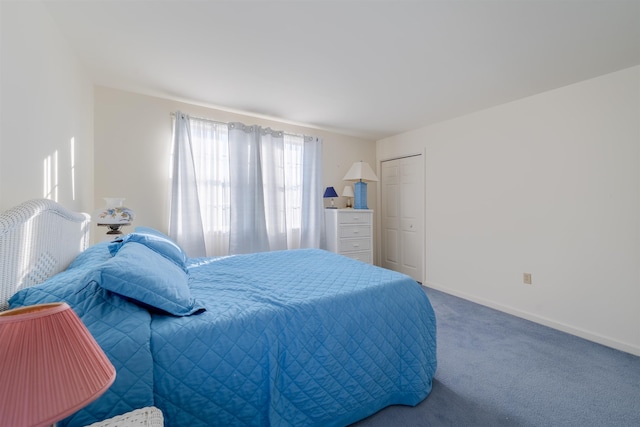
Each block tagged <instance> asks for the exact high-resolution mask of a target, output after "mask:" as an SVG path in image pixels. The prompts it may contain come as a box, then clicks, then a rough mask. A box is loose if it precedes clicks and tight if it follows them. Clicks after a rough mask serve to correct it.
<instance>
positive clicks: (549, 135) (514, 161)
mask: <svg viewBox="0 0 640 427" xmlns="http://www.w3.org/2000/svg"><path fill="white" fill-rule="evenodd" d="M423 149H424V150H425V152H426V194H425V196H426V218H425V220H426V242H427V246H426V260H425V261H426V263H425V265H426V277H425V283H426V284H427V285H428V286H431V287H434V288H437V289H441V290H444V291H446V292H449V293H452V294H454V295H458V296H462V297H464V298H468V299H470V300H474V301H477V302H480V303H484V304H486V305H489V306H492V307H495V308H498V309H501V310H504V311H507V312H511V313H513V314H517V315H520V316H522V317H525V318H529V319H531V320H534V321H537V322H540V323H543V324H547V325H549V326H553V327H556V328H558V329H561V330H565V331H568V332H571V333H574V334H576V335H579V336H583V337H586V338H589V339H592V340H594V341H597V342H601V343H603V344H606V345H610V346H613V347H616V348H619V349H622V350H625V351H628V352H631V353H635V354H638V355H640V67H633V68H630V69H626V70H622V71H619V72H616V73H612V74H609V75H605V76H602V77H599V78H595V79H592V80H587V81H584V82H581V83H578V84H574V85H571V86H567V87H564V88H561V89H557V90H553V91H550V92H547V93H543V94H539V95H536V96H532V97H529V98H526V99H522V100H520V101H517V102H513V103H509V104H505V105H501V106H498V107H495V108H491V109H488V110H484V111H480V112H477V113H474V114H471V115H468V116H464V117H460V118H457V119H454V120H450V121H447V122H443V123H439V124H436V125H432V126H427V127H424V128H421V129H418V130H415V131H412V132H408V133H404V134H401V135H397V136H394V137H391V138H387V139H384V140H381V141H378V143H377V158H378V160H381V159H384V158H389V157H393V156H397V155H402V154H404V153H408V152H420V151H422V150H423ZM524 272H528V273H532V275H533V284H532V285H524V284H523V280H522V275H523V273H524Z"/></svg>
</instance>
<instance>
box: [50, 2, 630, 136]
mask: <svg viewBox="0 0 640 427" xmlns="http://www.w3.org/2000/svg"><path fill="white" fill-rule="evenodd" d="M46 5H47V8H48V10H49V11H50V13H51V16H52V18H53V20H54V22H56V23H57V25H58V26H59V28H60V31H61V32H62V33H63V35H64V36H65V37H66V38H67V39H68V41H69V44H70V46H71V48H72V49H73V50H74V51H75V52H76V54H77V55H78V57H79V59H80V61H81V62H82V63H83V64H84V65H85V66H86V68H87V70H88V72H89V73H90V75H91V76H92V77H93V79H94V81H95V83H96V84H98V85H104V86H108V87H113V88H118V89H123V90H128V91H133V92H138V93H143V94H147V95H154V96H161V97H165V98H170V99H176V100H180V101H185V102H189V103H193V104H198V105H204V106H209V107H214V108H222V109H225V110H229V111H236V112H242V113H245V114H250V115H255V116H259V117H266V118H271V119H276V120H280V121H284V122H288V123H295V124H301V125H305V126H309V127H313V128H319V129H326V130H331V131H335V132H339V133H343V134H348V135H354V136H359V137H362V138H367V139H372V140H376V139H381V138H384V137H387V136H390V135H394V134H398V133H401V132H404V131H407V130H411V129H415V128H419V127H422V126H425V125H428V124H431V123H435V122H438V121H442V120H447V119H450V118H453V117H458V116H461V115H464V114H468V113H471V112H473V111H477V110H480V109H483V108H487V107H491V106H494V105H498V104H502V103H505V102H509V101H513V100H517V99H520V98H523V97H526V96H530V95H533V94H536V93H540V92H544V91H547V90H551V89H555V88H558V87H562V86H565V85H568V84H571V83H574V82H578V81H581V80H585V79H589V78H592V77H596V76H600V75H603V74H606V73H610V72H613V71H617V70H621V69H624V68H627V67H631V66H634V65H638V64H640V0H627V1H619V0H598V1H589V0H555V1H553V0H501V1H498V0H469V1H462V0H423V1H403V0H396V1H371V0H370V1H366V0H343V1H331V0H328V1H327V0H325V1H318V0H316V1H313V0H310V1H304V0H302V1H296V2H293V1H265V0H263V1H242V0H241V1H178V0H174V1H140V0H137V1H136V0H129V1H98V0H88V1H87V0H85V1H83V2H78V1H70V0H57V1H48V2H47V3H46Z"/></svg>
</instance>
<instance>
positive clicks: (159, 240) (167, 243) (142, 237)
mask: <svg viewBox="0 0 640 427" xmlns="http://www.w3.org/2000/svg"><path fill="white" fill-rule="evenodd" d="M128 242H136V243H140V244H142V245H145V246H146V247H148V248H149V249H152V250H154V251H155V252H157V253H159V254H160V255H162V256H163V257H165V258H167V259H168V260H170V261H172V262H174V263H175V264H176V265H177V266H178V267H180V268H181V269H183V270H184V271H187V267H186V262H187V254H186V253H185V252H184V251H183V250H182V248H181V247H180V246H179V245H178V244H177V243H176V242H174V241H173V240H171V238H170V237H169V236H167V235H166V234H164V233H162V232H160V231H158V230H155V229H153V228H151V227H136V229H135V231H134V232H133V233H130V234H127V235H126V236H124V237H123V238H121V239H117V240H114V241H113V242H111V243H110V244H109V252H111V255H115V254H116V253H117V252H118V251H119V250H120V248H122V247H123V246H124V245H125V244H127V243H128Z"/></svg>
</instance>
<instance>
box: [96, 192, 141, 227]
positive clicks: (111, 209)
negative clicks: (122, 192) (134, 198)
mask: <svg viewBox="0 0 640 427" xmlns="http://www.w3.org/2000/svg"><path fill="white" fill-rule="evenodd" d="M104 200H105V201H106V202H107V205H106V206H105V207H104V208H103V209H100V210H99V211H97V212H96V213H95V217H96V224H98V225H99V226H106V227H109V231H107V234H122V231H121V230H120V228H121V227H122V226H125V225H131V223H132V222H133V219H134V218H135V213H134V212H133V210H132V209H129V208H127V207H125V206H122V203H123V202H124V199H123V198H121V197H105V198H104Z"/></svg>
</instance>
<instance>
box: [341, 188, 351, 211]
mask: <svg viewBox="0 0 640 427" xmlns="http://www.w3.org/2000/svg"><path fill="white" fill-rule="evenodd" d="M342 197H346V198H347V207H348V208H351V207H353V204H352V203H351V199H352V198H353V197H354V194H353V187H352V186H350V185H345V187H344V189H343V190H342Z"/></svg>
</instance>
